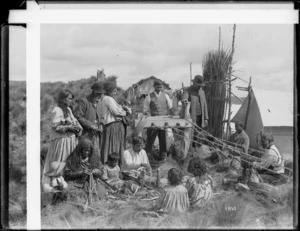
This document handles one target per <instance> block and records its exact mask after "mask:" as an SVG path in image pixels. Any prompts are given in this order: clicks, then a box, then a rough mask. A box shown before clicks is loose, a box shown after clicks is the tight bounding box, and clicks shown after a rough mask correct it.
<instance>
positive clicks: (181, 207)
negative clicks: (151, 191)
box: [156, 168, 190, 213]
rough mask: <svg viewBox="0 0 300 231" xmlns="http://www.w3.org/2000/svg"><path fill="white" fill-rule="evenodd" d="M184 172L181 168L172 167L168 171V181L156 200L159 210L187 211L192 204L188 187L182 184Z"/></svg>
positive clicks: (166, 211) (165, 211) (167, 211)
mask: <svg viewBox="0 0 300 231" xmlns="http://www.w3.org/2000/svg"><path fill="white" fill-rule="evenodd" d="M182 178H183V174H182V172H181V170H179V169H176V168H171V169H170V170H169V172H168V183H169V185H167V186H165V187H164V188H163V190H162V193H161V195H160V197H159V198H158V199H157V201H156V209H157V210H158V211H161V212H164V213H169V212H174V211H178V212H186V211H187V210H188V208H189V206H190V202H189V197H188V192H187V189H186V188H185V187H184V186H183V185H182Z"/></svg>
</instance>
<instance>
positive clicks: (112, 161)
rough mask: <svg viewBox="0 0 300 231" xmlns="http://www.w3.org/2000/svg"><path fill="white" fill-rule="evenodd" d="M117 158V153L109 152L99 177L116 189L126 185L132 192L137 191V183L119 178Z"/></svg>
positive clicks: (123, 188) (120, 175) (123, 187)
mask: <svg viewBox="0 0 300 231" xmlns="http://www.w3.org/2000/svg"><path fill="white" fill-rule="evenodd" d="M119 159H120V157H119V155H118V153H111V154H109V155H108V159H107V162H106V163H105V165H104V168H103V174H102V177H101V178H102V179H103V180H104V181H106V182H107V183H108V184H109V185H111V186H113V187H114V188H116V189H117V190H121V189H122V190H125V188H126V187H127V188H129V189H130V190H131V191H132V192H133V193H135V192H137V191H138V189H139V188H140V187H139V186H138V185H137V184H134V183H133V182H132V181H123V180H122V179H121V178H122V173H121V170H120V167H119V165H118V162H119Z"/></svg>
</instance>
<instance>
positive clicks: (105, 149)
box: [100, 82, 130, 166]
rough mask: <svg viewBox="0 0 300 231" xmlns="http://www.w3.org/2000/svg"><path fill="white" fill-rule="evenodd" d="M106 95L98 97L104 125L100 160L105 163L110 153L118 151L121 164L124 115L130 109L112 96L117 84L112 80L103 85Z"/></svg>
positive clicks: (114, 93)
mask: <svg viewBox="0 0 300 231" xmlns="http://www.w3.org/2000/svg"><path fill="white" fill-rule="evenodd" d="M104 88H105V90H106V94H107V95H106V96H104V97H103V98H102V99H100V105H101V106H100V108H101V113H102V114H101V122H102V124H103V125H104V128H103V137H102V140H101V162H102V164H105V163H106V161H107V158H108V155H109V154H110V153H118V154H119V157H120V159H119V160H120V162H119V165H120V166H121V160H122V155H123V152H124V147H125V131H126V124H125V123H124V121H125V120H124V117H125V116H126V114H127V113H130V109H129V108H127V107H125V106H123V107H122V106H121V105H119V104H118V103H117V102H116V100H115V99H114V97H115V96H116V93H117V86H116V84H115V83H113V82H108V83H106V84H105V85H104Z"/></svg>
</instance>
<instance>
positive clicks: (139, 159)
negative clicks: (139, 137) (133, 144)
mask: <svg viewBox="0 0 300 231" xmlns="http://www.w3.org/2000/svg"><path fill="white" fill-rule="evenodd" d="M137 164H149V165H150V163H149V159H148V156H147V153H146V151H145V150H144V149H141V151H140V152H139V153H136V152H135V151H134V150H133V149H132V148H130V149H127V150H125V151H124V155H123V162H122V172H123V171H129V170H132V169H133V168H132V167H133V165H137Z"/></svg>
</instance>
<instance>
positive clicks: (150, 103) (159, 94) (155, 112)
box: [143, 80, 174, 161]
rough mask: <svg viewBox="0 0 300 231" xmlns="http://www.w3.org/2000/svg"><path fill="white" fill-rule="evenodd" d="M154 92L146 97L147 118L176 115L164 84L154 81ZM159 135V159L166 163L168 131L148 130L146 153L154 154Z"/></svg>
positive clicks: (145, 109) (145, 112)
mask: <svg viewBox="0 0 300 231" xmlns="http://www.w3.org/2000/svg"><path fill="white" fill-rule="evenodd" d="M153 86H154V92H152V93H151V94H150V95H149V96H147V97H146V99H145V103H144V109H143V111H144V114H145V115H147V116H166V115H169V114H171V115H174V108H173V103H172V100H171V99H170V97H169V96H168V94H166V93H165V92H163V91H162V89H163V87H162V83H161V81H159V80H155V81H154V85H153ZM157 135H158V139H159V157H160V160H161V161H165V160H166V157H167V141H166V131H165V130H164V129H160V128H148V130H147V144H146V147H145V149H146V152H147V153H151V152H152V146H153V144H154V141H155V139H156V136H157Z"/></svg>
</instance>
